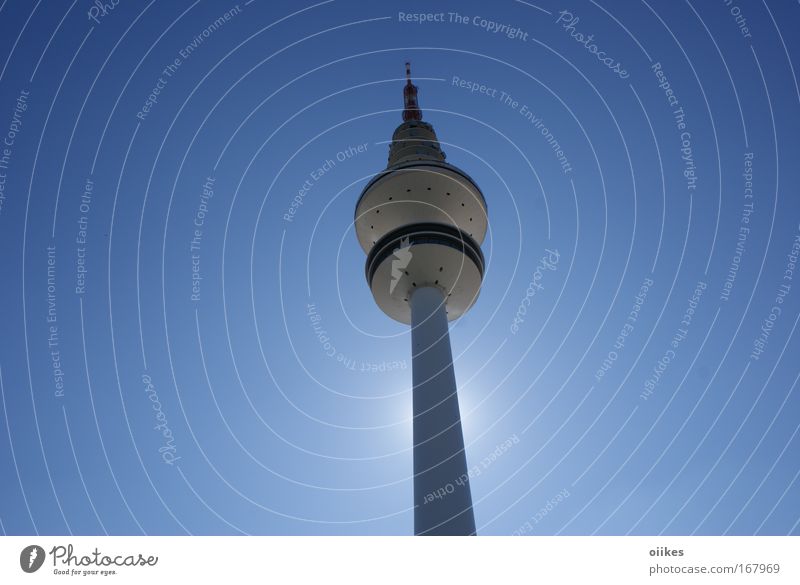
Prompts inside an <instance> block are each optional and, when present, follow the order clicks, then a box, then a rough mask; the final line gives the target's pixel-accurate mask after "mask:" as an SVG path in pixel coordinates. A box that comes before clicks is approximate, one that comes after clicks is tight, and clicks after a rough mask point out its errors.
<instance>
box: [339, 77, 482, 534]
mask: <svg viewBox="0 0 800 585" xmlns="http://www.w3.org/2000/svg"><path fill="white" fill-rule="evenodd" d="M417 91H418V90H417V87H416V86H415V85H414V84H413V83H412V81H411V68H410V64H409V63H406V84H405V86H404V88H403V100H404V109H403V122H402V123H401V124H400V125H399V126H398V127H397V129H396V130H395V131H394V134H393V135H392V143H391V145H390V147H389V160H388V164H387V166H386V169H385V170H383V171H381V172H379V173H378V174H377V175H375V177H373V178H372V180H370V181H369V183H368V184H367V185H366V187H365V188H364V190H363V191H362V193H361V197H360V198H359V200H358V203H357V204H356V211H355V220H354V221H355V231H356V235H357V237H358V241H359V244H360V245H361V247H362V248H363V249H364V252H365V253H366V254H367V262H366V269H365V270H366V277H367V284H368V285H369V287H370V289H371V291H372V295H373V298H374V299H375V302H376V303H377V305H378V307H379V308H380V309H381V310H382V311H383V312H384V313H386V314H387V315H388V316H389V317H391V318H392V319H394V320H396V321H399V322H401V323H405V324H408V325H411V345H412V370H413V374H412V375H413V393H412V394H413V413H414V420H413V429H414V431H413V434H414V504H415V507H414V532H415V534H418V535H423V534H424V535H461V534H463V535H468V534H475V519H474V515H473V511H472V498H471V494H470V487H469V478H468V474H467V462H466V455H465V451H464V438H463V433H462V430H461V416H460V411H459V406H458V395H457V392H456V380H455V371H454V368H453V358H452V352H451V349H450V334H449V326H448V321H452V320H454V319H457V318H458V317H460V316H461V315H463V314H464V313H466V312H467V311H468V310H469V309H470V307H472V305H473V304H474V303H475V301H476V300H477V298H478V294H479V292H480V287H481V282H482V280H483V273H484V258H483V253H482V252H481V248H480V244H481V243H482V242H483V240H484V237H485V236H486V230H487V228H488V216H487V208H486V201H485V200H484V198H483V194H482V193H481V191H480V189H479V188H478V186H477V185H476V184H475V182H474V181H473V180H472V179H471V178H470V177H469V175H467V174H466V173H465V172H464V171H462V170H461V169H459V168H458V167H456V166H454V165H452V164H449V163H447V162H445V158H446V157H445V153H444V152H443V151H442V148H441V146H440V144H439V140H438V138H437V136H436V132H435V131H434V129H433V126H432V125H431V124H429V123H428V122H425V121H423V120H422V110H421V109H420V108H419V104H418V101H417Z"/></svg>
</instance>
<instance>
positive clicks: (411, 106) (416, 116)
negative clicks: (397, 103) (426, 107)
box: [403, 61, 422, 122]
mask: <svg viewBox="0 0 800 585" xmlns="http://www.w3.org/2000/svg"><path fill="white" fill-rule="evenodd" d="M403 101H404V102H405V108H404V109H403V122H408V121H410V120H422V110H420V109H419V103H418V102H417V86H416V85H414V84H413V83H411V62H410V61H406V86H405V87H404V88H403Z"/></svg>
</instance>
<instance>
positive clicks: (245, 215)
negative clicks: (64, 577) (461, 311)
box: [0, 0, 800, 535]
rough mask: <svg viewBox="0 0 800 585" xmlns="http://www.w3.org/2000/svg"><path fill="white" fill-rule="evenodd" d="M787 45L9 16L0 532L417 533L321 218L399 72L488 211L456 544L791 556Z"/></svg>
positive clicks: (463, 353)
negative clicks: (520, 540)
mask: <svg viewBox="0 0 800 585" xmlns="http://www.w3.org/2000/svg"><path fill="white" fill-rule="evenodd" d="M93 7H95V8H93ZM420 14H430V15H431V16H430V18H428V17H425V18H419V17H415V16H413V15H420ZM409 15H412V16H409ZM436 15H438V16H436ZM799 18H800V7H798V5H797V4H795V3H789V2H766V3H747V4H745V3H744V2H738V3H737V2H736V1H734V2H732V3H727V2H715V3H700V2H652V1H647V2H645V1H641V2H636V3H634V2H631V3H625V5H624V7H623V6H622V5H620V4H611V3H609V2H584V1H576V2H573V3H571V4H565V5H564V4H555V3H553V2H549V1H541V2H534V3H528V2H512V1H503V2H495V3H491V5H487V4H486V3H479V2H458V3H456V2H437V3H430V2H402V3H401V2H389V3H376V2H348V1H344V0H336V1H331V2H320V3H316V4H314V3H308V4H306V3H298V2H267V1H266V0H253V1H252V2H250V3H244V2H241V3H240V4H234V3H226V2H214V3H211V2H194V3H193V2H163V3H148V4H140V3H133V2H120V3H119V4H118V5H117V6H115V7H113V9H104V10H100V9H99V8H97V6H96V5H95V4H92V3H90V2H88V1H84V0H79V1H75V2H73V3H72V4H69V3H48V2H41V3H38V4H36V5H35V8H32V7H31V5H30V4H29V3H26V2H21V1H13V0H12V1H9V2H6V3H3V4H2V7H1V8H0V45H2V51H1V52H0V57H2V59H1V60H0V62H2V63H3V65H2V70H0V73H1V75H0V96H1V98H2V99H0V133H2V136H3V139H4V141H5V144H4V146H2V148H4V149H5V150H0V155H2V157H0V173H2V176H0V181H2V183H0V186H2V190H0V195H2V197H0V202H1V203H2V205H0V259H1V261H2V269H3V270H2V272H3V283H4V285H3V286H2V287H0V295H1V296H0V301H2V302H0V319H2V323H3V333H4V334H3V335H2V341H0V373H1V375H2V402H1V403H0V406H2V412H3V416H2V418H0V426H2V427H3V429H2V432H0V470H2V482H1V483H0V489H1V490H2V497H0V522H1V523H2V526H1V527H2V530H3V532H4V533H6V534H35V533H41V534H69V533H73V534H104V533H108V534H186V533H191V534H238V533H246V534H323V535H327V534H410V533H411V532H412V523H413V502H412V495H411V490H412V477H411V472H412V467H411V446H412V443H411V420H410V416H411V394H410V383H411V371H410V366H411V360H410V336H409V330H408V328H407V327H406V326H403V325H401V324H399V323H395V322H393V321H391V320H390V319H389V318H388V317H386V316H385V315H383V314H382V313H381V312H380V311H379V310H378V308H377V307H376V306H375V304H374V302H373V301H372V298H371V295H370V292H369V289H368V287H367V284H366V282H365V278H364V261H365V257H364V254H363V251H362V250H361V248H360V247H359V245H358V243H357V240H356V238H355V234H354V233H353V226H352V220H353V211H354V207H355V202H356V200H357V198H358V195H359V193H360V191H361V189H362V188H363V186H364V185H365V184H366V182H367V181H368V180H369V179H370V178H371V177H372V176H373V175H374V174H375V173H376V172H378V171H379V170H381V169H383V168H384V167H385V165H386V158H387V154H388V140H389V139H390V137H391V133H392V131H393V130H394V128H395V127H396V126H397V125H398V124H399V123H400V121H401V118H400V110H401V108H402V85H403V77H404V65H403V63H404V62H405V61H406V60H411V62H412V69H413V75H414V78H415V80H416V83H417V85H418V86H419V88H420V104H421V107H422V109H423V112H424V116H425V120H427V121H428V122H430V123H432V124H433V125H434V127H435V129H436V131H437V133H438V136H439V138H440V141H441V144H442V147H443V149H444V150H445V152H446V153H447V156H448V159H447V160H448V162H451V163H453V164H455V165H457V166H459V167H460V168H462V169H464V170H465V171H466V172H467V173H469V174H470V175H471V176H472V177H473V178H474V179H475V181H476V182H477V183H478V185H479V186H480V187H481V189H482V190H483V193H484V195H485V197H486V200H487V203H488V206H489V221H490V227H489V233H488V235H487V238H486V241H485V242H484V244H483V251H484V255H485V257H486V260H487V270H486V275H485V280H484V285H483V289H482V292H481V295H480V298H479V299H478V301H477V303H476V304H475V306H474V307H473V308H472V310H471V311H470V312H469V313H468V314H467V315H465V316H464V317H463V318H462V319H460V320H459V321H457V322H455V323H453V324H452V326H451V340H452V344H453V355H454V360H455V366H456V374H457V379H458V383H459V400H460V404H461V411H462V418H463V428H464V434H465V442H466V445H467V461H468V464H469V466H470V468H471V469H472V471H473V474H474V477H473V479H472V483H471V487H472V494H473V498H474V502H475V517H476V525H477V527H478V532H479V533H480V534H614V535H617V534H789V533H793V534H797V533H798V531H800V528H799V525H798V520H799V519H800V483H798V474H800V457H798V446H800V438H798V437H797V431H798V428H800V427H799V426H798V417H797V414H798V412H799V411H800V398H799V397H798V393H800V391H798V390H797V380H798V375H800V369H799V368H798V364H797V360H796V357H795V356H797V355H798V340H797V338H796V336H795V329H796V326H797V322H798V316H799V315H800V313H799V309H800V301H798V297H799V296H800V288H798V284H797V282H796V280H797V279H798V278H800V273H798V272H796V270H795V266H794V265H795V263H796V260H797V255H798V249H799V247H800V240H798V236H800V204H798V199H797V194H796V188H795V186H796V185H797V184H798V168H797V165H796V164H795V163H796V161H797V157H798V143H797V136H798V135H800V127H798V126H800V117H798V115H797V111H798V107H799V106H800V91H798V83H797V79H796V73H795V69H794V67H793V64H794V62H795V61H796V60H797V57H798V41H797V38H796V35H793V34H792V32H793V31H794V30H795V29H796V26H797V24H798V19H799ZM409 20H412V21H411V22H409ZM419 20H426V21H425V22H419ZM590 35H591V36H590ZM473 89H474V90H475V91H473ZM9 143H10V144H9ZM542 258H548V259H549V262H548V264H549V267H546V268H544V269H542V268H541V266H542ZM554 259H555V260H554ZM532 283H537V284H538V285H539V286H538V287H534V286H532ZM523 301H524V302H523ZM521 307H524V308H522V309H521Z"/></svg>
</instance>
